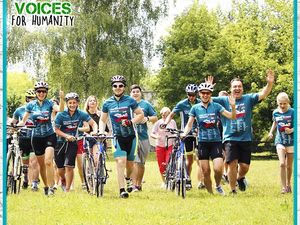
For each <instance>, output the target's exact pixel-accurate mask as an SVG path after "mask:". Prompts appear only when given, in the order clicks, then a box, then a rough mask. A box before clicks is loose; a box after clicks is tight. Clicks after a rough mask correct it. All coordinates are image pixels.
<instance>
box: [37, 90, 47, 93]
mask: <svg viewBox="0 0 300 225" xmlns="http://www.w3.org/2000/svg"><path fill="white" fill-rule="evenodd" d="M36 92H37V93H47V91H46V90H37V91H36Z"/></svg>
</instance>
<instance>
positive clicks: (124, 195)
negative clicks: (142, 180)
mask: <svg viewBox="0 0 300 225" xmlns="http://www.w3.org/2000/svg"><path fill="white" fill-rule="evenodd" d="M128 197H129V194H128V192H126V191H122V192H121V194H120V198H128Z"/></svg>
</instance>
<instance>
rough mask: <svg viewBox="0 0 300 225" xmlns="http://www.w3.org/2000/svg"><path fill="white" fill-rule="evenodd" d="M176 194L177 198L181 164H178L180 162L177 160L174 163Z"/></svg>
mask: <svg viewBox="0 0 300 225" xmlns="http://www.w3.org/2000/svg"><path fill="white" fill-rule="evenodd" d="M176 164H177V165H176V179H175V180H176V183H175V184H176V187H175V188H176V194H177V195H178V196H179V195H180V182H181V179H180V177H181V165H180V164H181V162H180V160H177V162H176Z"/></svg>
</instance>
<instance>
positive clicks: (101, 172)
mask: <svg viewBox="0 0 300 225" xmlns="http://www.w3.org/2000/svg"><path fill="white" fill-rule="evenodd" d="M87 138H93V139H94V140H95V141H96V142H97V143H96V144H97V147H98V152H97V163H95V161H94V156H93V154H92V152H91V149H90V148H89V147H88V139H87ZM114 138H115V137H114V136H103V135H97V136H90V135H85V136H84V141H83V146H84V149H85V150H86V151H85V153H84V154H83V156H82V157H83V166H82V168H83V177H84V181H85V184H86V187H87V192H88V193H90V194H92V195H94V194H96V196H97V197H99V196H100V197H102V196H103V192H104V185H105V184H106V181H107V179H108V177H109V175H108V172H110V170H108V169H107V168H106V156H107V154H106V144H105V140H107V139H114ZM95 164H96V165H95Z"/></svg>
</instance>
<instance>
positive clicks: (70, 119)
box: [55, 109, 92, 142]
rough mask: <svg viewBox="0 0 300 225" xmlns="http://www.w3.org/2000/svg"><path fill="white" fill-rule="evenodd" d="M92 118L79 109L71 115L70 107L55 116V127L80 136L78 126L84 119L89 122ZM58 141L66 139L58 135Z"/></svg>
mask: <svg viewBox="0 0 300 225" xmlns="http://www.w3.org/2000/svg"><path fill="white" fill-rule="evenodd" d="M91 119H92V118H91V117H90V116H89V115H88V114H87V113H86V112H83V111H81V110H79V109H77V110H76V111H75V112H74V114H73V115H72V116H71V115H70V113H69V111H68V109H66V110H64V111H63V112H59V113H58V114H57V116H56V118H55V127H56V128H58V129H60V130H61V131H62V132H64V133H66V134H69V135H72V136H74V137H79V136H80V132H79V131H78V127H80V126H82V124H83V121H86V122H89V121H90V120H91ZM57 141H58V142H62V141H65V139H64V138H63V137H58V139H57Z"/></svg>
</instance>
